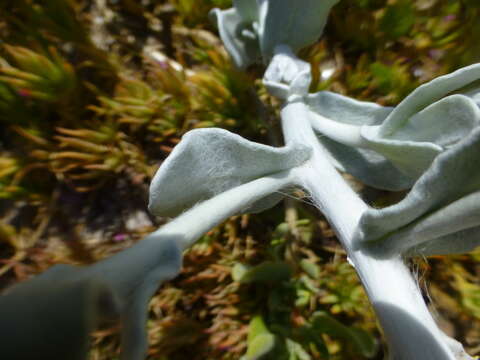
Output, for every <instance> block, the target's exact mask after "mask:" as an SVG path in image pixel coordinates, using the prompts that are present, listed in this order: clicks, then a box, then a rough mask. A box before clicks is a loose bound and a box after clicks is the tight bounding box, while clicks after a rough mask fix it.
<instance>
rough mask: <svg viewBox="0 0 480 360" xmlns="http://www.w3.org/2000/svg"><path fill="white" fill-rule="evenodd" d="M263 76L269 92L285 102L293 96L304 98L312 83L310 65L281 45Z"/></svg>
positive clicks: (276, 49)
mask: <svg viewBox="0 0 480 360" xmlns="http://www.w3.org/2000/svg"><path fill="white" fill-rule="evenodd" d="M275 51H276V52H277V54H276V55H275V56H274V57H273V59H272V61H271V62H270V64H269V65H268V68H267V70H266V71H265V74H264V76H263V83H264V85H265V87H266V88H267V90H268V92H269V93H270V94H271V95H273V96H275V97H277V98H279V99H283V100H287V99H288V97H289V96H291V95H300V96H304V95H307V94H308V88H309V87H310V83H311V82H312V76H311V73H310V70H311V69H310V64H309V63H307V62H305V61H302V60H300V59H299V58H297V57H296V56H295V54H294V53H293V52H292V50H291V49H290V48H289V47H288V46H284V45H279V46H277V47H276V48H275Z"/></svg>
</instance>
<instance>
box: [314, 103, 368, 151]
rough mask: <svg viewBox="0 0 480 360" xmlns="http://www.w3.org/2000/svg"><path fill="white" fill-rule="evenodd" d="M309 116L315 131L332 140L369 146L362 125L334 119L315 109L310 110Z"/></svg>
mask: <svg viewBox="0 0 480 360" xmlns="http://www.w3.org/2000/svg"><path fill="white" fill-rule="evenodd" d="M309 118H310V123H311V124H312V127H313V129H314V130H315V131H317V132H319V133H320V134H322V135H325V136H326V137H328V138H330V139H332V140H335V141H337V142H339V143H341V144H343V145H347V146H352V147H359V148H367V147H368V143H367V141H366V140H365V139H364V138H363V137H362V135H361V133H360V130H361V127H360V126H356V125H350V124H344V123H340V122H338V121H333V120H331V119H329V118H326V117H324V116H322V115H320V114H317V113H315V112H313V111H311V112H309Z"/></svg>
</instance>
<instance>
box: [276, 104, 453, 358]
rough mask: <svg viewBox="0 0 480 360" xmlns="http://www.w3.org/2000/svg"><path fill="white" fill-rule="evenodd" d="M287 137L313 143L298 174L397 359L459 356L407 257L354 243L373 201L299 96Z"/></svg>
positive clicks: (285, 113)
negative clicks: (329, 151) (329, 149)
mask: <svg viewBox="0 0 480 360" xmlns="http://www.w3.org/2000/svg"><path fill="white" fill-rule="evenodd" d="M281 115H282V126H283V131H284V136H285V141H286V142H287V144H288V143H292V142H300V143H303V144H307V145H310V146H311V147H312V148H313V155H312V157H311V159H310V160H309V161H307V162H306V163H305V164H304V165H303V166H302V167H300V168H297V169H296V172H297V177H298V178H299V179H300V182H301V184H302V185H303V186H304V188H305V189H306V190H307V191H308V192H309V193H310V194H311V196H312V198H313V201H314V202H315V204H316V205H317V206H318V208H319V209H320V210H321V211H322V212H323V214H324V215H325V216H326V217H327V219H328V220H329V222H330V224H332V227H333V228H334V230H335V231H336V233H337V236H338V238H339V240H340V241H341V243H342V244H343V246H344V248H345V249H346V251H347V254H348V256H349V258H350V260H351V263H352V264H353V266H354V267H355V269H356V270H357V272H358V275H359V277H360V280H361V281H362V283H363V285H364V287H365V289H366V292H367V295H368V297H369V298H370V301H371V302H372V305H373V307H374V309H375V311H376V313H377V315H378V318H379V320H380V323H381V325H382V327H383V331H384V335H385V337H386V339H387V342H388V343H389V345H390V350H391V359H392V360H393V359H394V360H454V359H456V357H455V356H454V355H453V353H452V351H451V350H450V348H449V347H448V345H447V342H446V340H445V335H444V334H443V333H442V332H441V331H440V330H439V329H438V327H437V325H436V324H435V322H434V320H433V318H432V316H431V314H430V313H429V311H428V308H427V306H426V304H425V302H424V300H423V298H422V295H421V292H420V289H419V288H418V286H417V283H416V282H415V280H414V279H413V277H412V275H411V273H410V271H409V270H408V268H407V267H406V265H405V264H404V263H403V261H402V259H401V258H399V257H397V258H392V259H377V258H375V257H374V256H372V255H371V254H369V253H366V252H364V251H363V250H361V249H360V250H358V249H355V248H354V246H353V244H352V239H353V236H354V233H355V231H356V229H357V226H358V222H359V219H360V217H361V216H362V214H363V212H364V211H365V210H366V209H367V205H366V204H365V203H364V202H363V201H362V200H361V199H360V198H359V197H358V195H357V194H356V193H355V192H354V191H353V190H352V189H351V188H350V187H349V186H348V184H347V183H346V182H345V181H344V179H343V178H342V177H341V176H340V174H339V173H338V172H337V171H336V170H335V169H334V167H333V166H332V165H331V164H330V162H329V161H328V160H327V159H328V157H327V155H326V154H325V153H324V150H323V148H322V147H321V146H320V145H319V143H318V141H317V138H316V136H315V134H314V132H313V130H312V127H311V124H310V122H309V121H308V108H307V107H306V105H305V104H304V103H303V102H301V101H297V102H294V103H289V104H287V105H286V106H285V107H284V108H283V109H282V113H281Z"/></svg>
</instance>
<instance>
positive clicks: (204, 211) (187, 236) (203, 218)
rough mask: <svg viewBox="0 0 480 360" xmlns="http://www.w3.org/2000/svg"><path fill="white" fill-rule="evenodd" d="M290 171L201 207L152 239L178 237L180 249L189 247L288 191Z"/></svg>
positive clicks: (290, 179)
mask: <svg viewBox="0 0 480 360" xmlns="http://www.w3.org/2000/svg"><path fill="white" fill-rule="evenodd" d="M294 179H295V177H294V174H293V172H292V171H291V170H287V171H281V172H278V173H275V174H272V175H269V176H265V177H262V178H260V179H256V180H253V181H250V182H248V183H246V184H243V185H240V186H237V187H235V188H233V189H230V190H227V191H225V192H223V193H221V194H218V195H217V196H215V197H213V198H211V199H209V200H207V201H204V202H201V203H199V204H198V205H196V206H195V207H193V208H192V209H190V210H188V211H186V212H185V213H183V214H182V215H180V216H178V217H177V218H175V219H174V220H172V221H171V222H169V223H168V224H167V225H165V226H163V227H162V228H160V229H159V230H157V231H156V232H155V233H153V234H152V235H153V236H157V235H158V236H167V237H168V236H175V237H177V238H178V239H177V242H178V244H179V246H180V248H181V249H186V248H188V247H190V246H191V245H192V244H193V243H194V242H195V241H196V240H197V239H198V238H199V237H200V236H202V235H203V234H204V233H206V232H207V231H209V230H210V229H212V228H213V227H215V226H217V225H219V224H220V223H221V222H223V221H225V219H228V218H229V217H230V216H233V215H235V214H238V213H241V212H243V211H245V210H246V209H247V208H248V207H249V206H250V205H252V204H253V203H254V202H256V201H258V200H260V199H262V198H264V197H266V196H268V195H270V194H272V193H274V192H276V191H279V190H281V189H283V188H285V187H288V186H289V185H291V184H292V183H293V182H294Z"/></svg>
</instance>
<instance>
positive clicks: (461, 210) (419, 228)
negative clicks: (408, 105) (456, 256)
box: [356, 127, 480, 254]
mask: <svg viewBox="0 0 480 360" xmlns="http://www.w3.org/2000/svg"><path fill="white" fill-rule="evenodd" d="M479 154H480V128H478V127H477V128H475V129H474V130H473V131H472V133H471V134H470V135H468V136H467V137H466V138H465V139H464V140H463V141H461V142H459V143H457V144H456V145H454V146H452V147H451V148H450V149H448V150H447V151H445V152H444V153H442V154H440V155H439V156H438V157H437V158H436V159H435V160H434V162H433V164H432V166H431V167H430V168H429V169H428V170H427V171H426V172H425V173H424V174H423V175H422V176H421V177H420V178H419V180H418V181H417V182H416V183H415V185H414V186H413V188H412V190H411V191H410V192H409V193H408V195H407V196H406V197H405V199H403V200H402V201H400V202H399V203H398V204H395V205H393V206H389V207H386V208H384V209H372V208H370V209H368V210H367V211H366V212H365V213H364V215H363V216H362V218H361V220H360V228H359V232H358V234H357V239H356V241H358V242H372V241H377V242H378V243H377V244H379V246H380V247H381V248H383V250H384V251H387V252H395V251H396V250H397V249H399V250H398V251H399V252H401V251H403V250H408V249H409V248H410V247H412V246H416V249H415V250H416V252H419V251H422V246H420V244H421V243H422V241H425V242H426V241H428V244H425V246H424V248H425V251H426V253H427V254H433V253H435V252H436V251H437V250H436V248H435V245H436V240H437V239H438V240H439V242H438V244H439V247H438V252H439V253H445V252H452V253H453V252H457V250H458V249H459V250H461V251H463V250H464V249H472V248H474V247H475V246H477V245H478V244H479V243H480V242H479V241H480V238H479V237H478V236H477V234H478V232H477V231H476V228H478V226H480V219H479V216H478V211H479V205H478V194H477V192H478V191H479V190H480V156H479ZM467 228H468V229H470V230H466V229H467ZM460 231H462V233H461V234H456V233H457V232H460ZM460 235H461V236H460ZM459 238H461V239H462V241H461V242H460V243H459V244H458V247H457V246H456V244H455V243H454V242H451V243H449V241H451V240H454V239H459Z"/></svg>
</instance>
